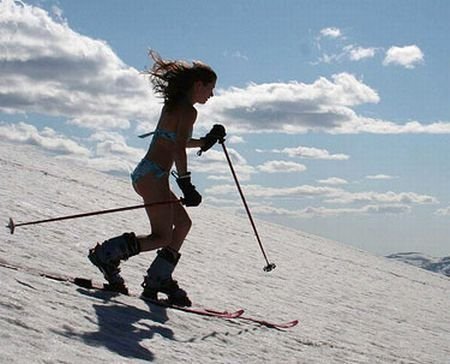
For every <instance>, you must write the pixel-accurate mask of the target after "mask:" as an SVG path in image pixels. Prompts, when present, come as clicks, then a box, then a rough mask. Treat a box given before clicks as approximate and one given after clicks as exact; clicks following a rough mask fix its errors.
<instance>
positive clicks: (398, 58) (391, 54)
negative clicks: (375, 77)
mask: <svg viewBox="0 0 450 364" xmlns="http://www.w3.org/2000/svg"><path fill="white" fill-rule="evenodd" d="M423 59H424V55H423V53H422V51H421V50H420V48H419V47H418V46H416V45H409V46H405V47H391V48H389V49H388V51H387V52H386V57H385V58H384V61H383V65H385V66H388V65H390V64H394V65H400V66H403V67H405V68H409V69H412V68H415V66H416V65H418V64H421V63H423Z"/></svg>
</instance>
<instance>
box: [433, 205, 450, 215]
mask: <svg viewBox="0 0 450 364" xmlns="http://www.w3.org/2000/svg"><path fill="white" fill-rule="evenodd" d="M434 214H435V215H438V216H450V206H448V207H445V208H442V209H438V210H436V212H435V213H434Z"/></svg>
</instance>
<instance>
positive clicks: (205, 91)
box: [193, 81, 216, 104]
mask: <svg viewBox="0 0 450 364" xmlns="http://www.w3.org/2000/svg"><path fill="white" fill-rule="evenodd" d="M215 87H216V81H212V82H209V83H206V84H204V83H203V82H202V81H196V82H195V84H194V99H193V101H194V104H195V103H197V102H198V103H199V104H205V103H206V102H207V101H208V99H209V98H210V97H212V96H214V93H213V91H214V88H215Z"/></svg>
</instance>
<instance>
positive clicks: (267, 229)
mask: <svg viewBox="0 0 450 364" xmlns="http://www.w3.org/2000/svg"><path fill="white" fill-rule="evenodd" d="M0 166H1V169H0V171H1V172H0V174H1V178H0V201H1V204H0V213H1V214H0V215H1V216H2V218H3V219H4V224H5V225H6V224H7V222H8V221H7V220H8V217H9V216H11V217H13V218H14V219H15V220H16V222H21V221H22V222H23V221H28V220H34V219H40V218H45V217H54V216H59V215H67V214H73V213H78V212H86V211H91V210H98V209H103V208H113V207H120V206H127V205H133V204H136V203H140V201H139V199H138V198H137V197H136V196H135V195H134V192H133V191H132V189H131V188H130V186H129V185H128V183H126V182H124V181H121V180H118V179H114V178H112V177H110V176H108V175H105V174H101V173H98V172H95V171H92V170H87V169H85V168H83V167H80V166H75V165H72V164H70V163H67V161H63V160H59V159H55V158H52V157H49V156H45V155H43V154H40V152H38V151H37V150H35V149H34V148H33V147H29V146H17V145H12V144H4V143H3V144H2V145H0ZM190 213H191V215H192V218H193V221H194V226H193V230H192V233H191V234H190V236H189V239H188V241H186V244H185V246H184V248H183V256H182V260H181V261H180V264H179V267H178V270H177V275H176V278H177V279H178V280H179V281H180V283H181V284H182V285H183V287H185V288H186V289H187V291H188V292H189V293H190V296H191V299H192V300H193V301H194V302H198V303H201V304H202V305H203V306H207V307H211V308H217V309H228V310H233V309H237V308H244V309H245V310H246V315H248V316H254V317H259V318H266V319H270V320H273V321H286V320H292V319H299V320H300V324H299V325H298V326H296V327H294V328H292V329H290V330H286V331H278V330H274V329H269V328H266V327H261V326H258V325H256V324H252V323H249V322H244V321H239V320H234V321H226V320H222V319H216V318H204V317H199V316H194V315H191V314H186V313H183V312H178V311H174V310H170V309H163V308H161V307H155V306H151V307H149V306H148V305H147V304H145V303H144V302H143V301H141V300H139V299H136V298H131V297H124V296H118V297H113V296H112V295H110V294H106V293H101V292H100V293H99V292H91V291H87V290H84V289H81V288H77V287H76V286H73V285H70V284H66V283H60V282H55V281H51V280H48V279H45V278H41V277H37V276H33V275H29V274H27V273H23V272H17V271H14V270H10V269H5V268H0V274H1V280H0V282H1V290H2V295H1V296H0V363H11V364H12V363H87V362H89V363H91V364H94V363H129V362H130V363H131V362H133V363H139V362H142V363H143V362H146V361H154V362H156V363H181V362H193V363H265V362H267V363H269V362H270V363H308V364H310V363H346V364H347V363H417V364H419V363H420V364H425V363H439V364H449V363H450V314H449V312H450V279H449V278H447V277H445V276H442V275H438V274H434V273H431V272H428V271H425V270H422V269H418V268H416V267H413V266H409V265H406V264H402V263H399V262H396V261H393V260H388V259H386V258H382V257H376V256H373V255H371V254H369V253H366V252H363V251H359V250H356V249H354V248H351V247H349V246H346V245H342V244H339V243H336V242H333V241H329V240H326V239H323V238H320V237H318V236H312V235H308V234H304V233H302V232H299V231H294V230H289V229H287V228H285V227H279V226H275V225H270V224H267V223H262V222H259V221H257V225H258V228H259V231H260V235H261V238H262V240H263V242H264V245H265V247H266V249H267V251H268V253H269V256H270V258H271V260H273V261H274V262H275V263H277V265H278V268H277V269H276V270H274V271H273V272H271V273H264V272H263V271H262V268H263V266H264V261H263V259H262V257H261V255H260V252H259V250H258V247H257V243H256V241H255V238H254V235H253V233H252V231H251V228H250V226H249V224H248V221H247V219H246V217H245V216H232V215H229V214H226V213H224V212H222V211H220V210H217V209H213V208H210V207H207V206H201V207H199V208H191V209H190ZM124 231H136V232H138V233H146V232H148V222H147V221H146V217H145V213H144V212H143V211H142V210H136V211H133V212H126V213H118V214H114V215H106V216H103V217H94V218H85V219H79V220H70V221H65V222H58V223H49V224H46V225H41V226H34V227H22V228H18V229H17V230H16V233H15V234H14V235H10V234H9V232H8V230H7V229H6V228H4V229H2V230H1V231H0V241H1V244H0V258H1V259H4V260H7V261H9V262H11V263H16V264H21V265H24V266H27V267H34V268H39V269H45V270H47V271H53V272H60V273H65V274H71V275H77V276H85V277H95V278H97V279H100V276H99V274H98V272H97V271H96V270H95V268H94V267H92V266H91V265H90V264H89V263H88V261H87V259H86V252H87V250H88V248H90V247H91V246H92V245H93V244H94V243H95V242H96V241H98V240H99V241H101V240H104V239H106V238H108V237H112V236H115V235H118V234H120V233H122V232H124ZM153 257H154V253H153V252H152V253H147V254H143V255H140V256H137V257H135V258H132V259H130V260H129V261H127V262H125V264H124V265H123V272H124V275H125V277H126V278H127V280H128V283H129V286H130V288H131V289H132V290H134V291H136V292H139V284H140V283H141V280H142V275H143V274H144V272H145V270H146V268H147V266H148V264H149V263H150V261H151V260H152V259H153Z"/></svg>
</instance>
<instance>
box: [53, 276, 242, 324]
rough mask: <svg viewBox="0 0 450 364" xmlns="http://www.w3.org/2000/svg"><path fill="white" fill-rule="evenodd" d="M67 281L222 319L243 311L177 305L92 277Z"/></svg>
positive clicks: (83, 286)
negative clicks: (116, 289) (121, 289)
mask: <svg viewBox="0 0 450 364" xmlns="http://www.w3.org/2000/svg"><path fill="white" fill-rule="evenodd" d="M47 278H52V277H49V276H47ZM68 281H69V282H70V283H73V284H75V285H77V286H79V287H82V288H86V289H95V290H98V291H105V292H112V293H118V294H123V295H126V296H130V297H134V298H139V299H141V300H143V301H145V302H149V303H151V304H154V305H158V306H162V307H166V308H172V309H175V310H178V311H184V312H188V313H193V314H196V315H202V316H212V317H220V318H224V319H235V318H238V317H240V316H241V315H242V314H243V313H244V310H242V309H240V310H237V311H234V312H228V311H217V310H213V309H209V308H193V307H184V306H177V305H173V304H171V303H169V302H167V301H165V300H154V299H151V298H147V297H144V296H142V295H138V294H135V293H132V292H118V291H115V290H112V289H110V288H109V287H108V285H107V284H105V283H98V282H94V281H93V280H92V279H87V278H81V277H75V278H71V279H70V280H68Z"/></svg>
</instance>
